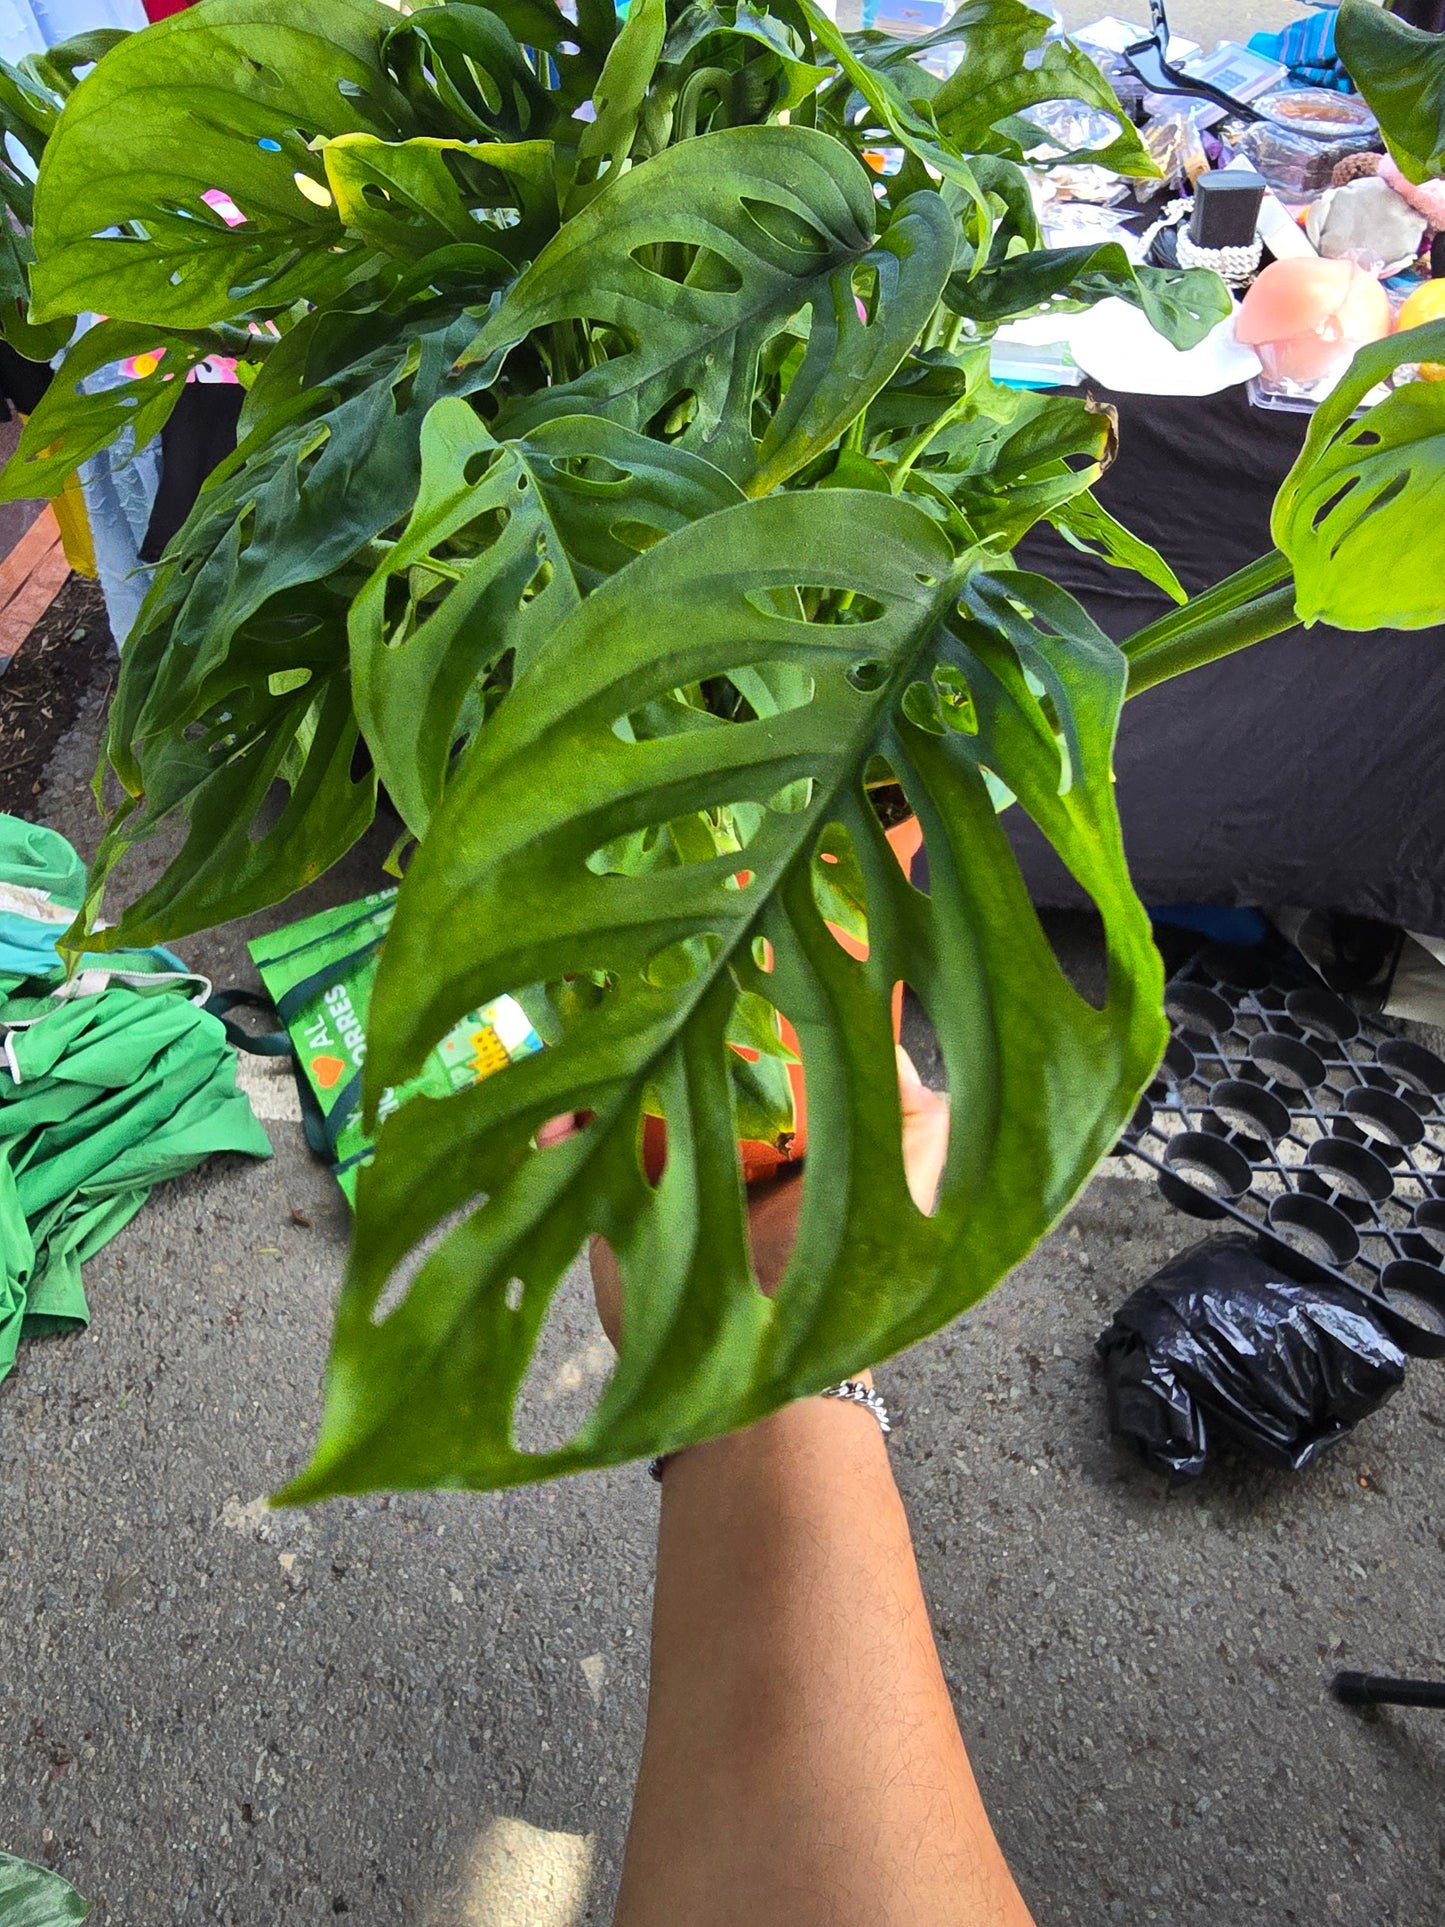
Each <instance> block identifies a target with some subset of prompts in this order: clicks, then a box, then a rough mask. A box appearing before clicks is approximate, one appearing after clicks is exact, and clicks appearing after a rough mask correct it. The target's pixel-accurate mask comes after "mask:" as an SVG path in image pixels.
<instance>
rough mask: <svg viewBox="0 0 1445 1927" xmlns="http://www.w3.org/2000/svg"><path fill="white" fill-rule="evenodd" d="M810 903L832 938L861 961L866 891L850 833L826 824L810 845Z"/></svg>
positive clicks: (838, 825)
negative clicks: (814, 841)
mask: <svg viewBox="0 0 1445 1927" xmlns="http://www.w3.org/2000/svg"><path fill="white" fill-rule="evenodd" d="M810 880H811V883H812V889H813V902H814V904H815V905H816V907H817V911H818V915H819V916H820V917H822V919H823V921H824V923H826V924H827V926H828V930H829V933H830V934H831V936H832V937H833V939H834V941H835V942H836V943H837V944H838V945H839V946H840V947H841V948H842V949H844V950H846V951H847V953H848V955H849V956H850V957H854V958H856V959H857V960H858V961H859V962H862V961H863V960H864V959H865V958H866V957H867V955H868V891H867V884H866V882H865V880H864V876H863V866H862V864H861V863H860V862H859V861H858V852H857V849H856V848H855V846H854V843H853V837H852V833H851V832H850V831H849V829H848V828H847V826H846V825H845V824H843V823H828V824H825V825H824V827H823V829H822V831H821V833H820V834H819V837H818V840H817V842H816V843H815V844H814V845H813V862H812V866H811V872H810Z"/></svg>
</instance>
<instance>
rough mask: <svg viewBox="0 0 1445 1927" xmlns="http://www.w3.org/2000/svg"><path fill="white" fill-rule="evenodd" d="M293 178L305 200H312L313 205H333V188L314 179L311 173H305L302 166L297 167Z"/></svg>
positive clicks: (297, 189) (298, 191) (297, 190)
mask: <svg viewBox="0 0 1445 1927" xmlns="http://www.w3.org/2000/svg"><path fill="white" fill-rule="evenodd" d="M291 178H292V180H293V181H295V183H296V192H297V193H298V194H299V195H300V196H301V198H302V199H303V200H305V201H310V203H311V205H312V206H313V207H331V206H332V205H333V203H332V199H331V189H330V188H329V187H326V186H324V185H323V184H322V182H320V181H318V180H314V179H313V178H312V176H311V175H310V174H303V173H302V172H301V170H300V168H297V170H296V172H295V173H294V174H293V175H292V176H291Z"/></svg>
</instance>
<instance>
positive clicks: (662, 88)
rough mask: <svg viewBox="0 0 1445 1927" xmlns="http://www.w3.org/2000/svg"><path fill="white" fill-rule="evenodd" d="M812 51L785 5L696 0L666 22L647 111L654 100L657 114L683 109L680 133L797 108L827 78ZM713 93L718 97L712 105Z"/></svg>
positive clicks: (675, 130)
mask: <svg viewBox="0 0 1445 1927" xmlns="http://www.w3.org/2000/svg"><path fill="white" fill-rule="evenodd" d="M806 56H807V41H806V39H805V37H804V36H803V34H802V33H801V32H799V31H797V30H796V28H795V26H794V24H793V22H792V21H791V20H789V19H787V18H785V17H784V16H783V15H782V14H781V13H767V12H762V11H759V10H758V9H757V8H754V7H752V6H749V5H748V4H747V0H740V4H735V5H734V4H729V3H728V0H722V3H721V4H717V3H716V0H693V4H692V5H691V6H688V7H685V8H684V9H683V11H682V12H681V13H680V14H678V15H677V17H676V19H675V20H674V21H673V23H672V25H671V26H670V27H669V29H668V34H667V39H666V41H665V42H664V43H663V49H662V54H661V57H660V58H659V60H658V71H657V81H656V83H655V85H654V87H653V89H652V90H651V92H652V95H653V102H652V103H649V116H650V114H651V111H652V108H653V105H654V104H655V107H656V109H657V110H658V111H659V117H661V116H662V115H666V116H668V117H671V116H672V115H673V114H674V113H680V114H681V115H682V116H683V120H682V124H681V125H679V124H678V123H677V122H676V121H675V120H673V121H672V135H671V137H672V139H674V140H677V139H691V137H692V136H693V135H694V134H701V133H705V132H707V131H708V129H709V128H713V127H723V126H730V127H736V126H739V125H742V124H743V123H745V122H747V123H751V122H756V121H761V120H765V119H769V118H771V117H772V115H774V114H776V113H777V112H779V111H780V110H786V111H788V112H791V111H792V109H793V108H795V107H798V106H800V105H801V104H802V102H804V101H805V100H807V99H808V97H809V96H810V95H811V94H813V93H815V92H816V91H817V89H818V87H819V85H820V83H821V82H823V81H825V80H827V79H828V78H829V70H828V68H826V67H819V66H816V65H814V63H813V62H812V61H811V60H809V59H808V58H807V57H806ZM709 95H712V96H714V97H715V98H716V101H717V106H716V108H715V109H713V110H712V111H711V112H709V111H708V96H709ZM684 96H688V97H687V98H683V97H684Z"/></svg>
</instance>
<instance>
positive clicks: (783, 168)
mask: <svg viewBox="0 0 1445 1927" xmlns="http://www.w3.org/2000/svg"><path fill="white" fill-rule="evenodd" d="M954 245H955V238H954V223H953V220H952V217H951V216H950V215H949V213H948V211H947V209H946V208H945V206H944V204H943V202H942V200H941V198H940V197H939V196H938V195H936V194H919V195H915V196H913V197H912V198H911V199H910V200H909V201H907V202H905V203H904V205H903V207H901V208H900V209H899V212H898V214H897V216H896V217H895V218H894V220H893V221H892V222H891V223H890V224H889V226H888V228H887V229H886V230H885V232H884V233H883V234H882V235H881V236H879V235H878V233H877V212H876V206H875V202H874V199H873V191H872V187H871V185H870V177H869V175H868V173H867V171H866V170H865V169H864V168H863V167H862V166H860V165H859V163H858V162H857V161H855V160H854V159H853V158H852V156H851V155H850V154H849V153H848V152H847V151H846V149H845V148H843V147H842V146H841V145H840V144H839V143H838V142H837V141H835V140H831V139H829V138H828V137H827V136H826V135H824V134H820V133H818V132H816V131H815V130H814V129H812V128H807V127H792V126H787V127H735V128H727V129H725V130H723V131H722V132H720V133H716V134H704V135H700V136H699V137H698V138H697V139H696V140H691V141H684V142H683V143H682V144H681V145H680V146H677V147H672V148H668V149H667V150H666V152H664V153H662V154H659V155H656V156H655V157H654V158H653V159H651V160H649V161H645V162H644V163H643V164H642V165H641V166H638V167H634V168H633V169H632V171H631V172H630V173H628V174H624V175H623V176H622V178H621V179H620V180H617V181H615V182H614V183H613V184H612V185H611V186H610V187H608V188H606V189H604V191H603V192H602V193H601V194H599V195H598V196H597V198H596V200H595V201H592V202H591V203H590V204H589V205H588V206H587V207H585V208H584V209H583V210H582V211H581V213H579V214H576V215H574V216H573V218H572V219H571V220H570V221H568V222H566V224H565V225H564V226H563V227H562V229H561V230H560V232H559V233H558V234H557V236H556V237H555V239H554V240H552V241H551V242H549V243H548V245H547V246H546V247H545V248H544V249H543V250H542V252H541V254H540V255H539V256H538V257H537V259H536V260H535V261H534V262H533V263H532V265H531V267H530V268H528V269H527V271H526V273H525V274H523V275H522V276H521V277H520V279H519V280H518V281H517V282H516V284H515V285H514V286H513V287H512V288H511V289H510V290H509V291H508V293H507V295H506V296H505V298H504V299H503V301H502V303H501V305H500V306H499V307H498V308H497V309H496V311H495V312H494V313H493V314H492V315H491V317H490V318H489V320H488V321H487V324H486V326H485V327H484V328H483V329H482V331H481V333H480V334H479V335H478V337H477V339H476V341H475V342H474V343H473V344H472V346H471V348H469V349H468V351H467V359H468V360H480V359H482V358H483V357H487V356H490V355H494V354H497V353H499V352H504V351H506V350H508V349H510V348H512V347H514V346H515V344H517V343H518V342H521V341H523V340H524V339H526V338H527V337H528V336H533V335H538V336H541V335H544V334H545V339H546V343H547V346H548V348H549V352H551V353H552V354H553V355H554V356H555V357H556V367H555V374H556V378H555V379H554V381H553V384H552V385H551V386H550V387H548V388H546V389H543V390H541V391H539V392H537V393H534V394H531V395H528V396H527V397H525V399H518V400H517V401H515V402H513V403H511V404H510V406H509V407H508V408H507V410H506V411H505V412H504V414H503V416H502V418H501V423H500V427H501V431H502V432H503V433H506V434H508V435H511V434H526V433H528V432H529V431H530V430H531V429H532V428H534V427H536V426H537V425H538V424H539V423H541V422H543V421H548V420H551V419H553V418H554V417H556V416H558V415H575V414H598V415H606V416H608V417H610V419H612V420H613V421H617V422H620V423H621V424H622V425H623V426H624V427H627V428H633V429H637V430H639V431H646V430H649V429H650V430H652V432H654V433H660V434H663V435H665V436H669V437H671V436H675V437H676V439H678V440H679V441H680V443H681V445H682V446H683V447H685V448H689V449H692V450H694V451H695V452H696V453H698V454H701V455H705V456H707V458H708V459H709V460H710V461H712V462H714V463H716V465H717V466H718V467H720V468H723V469H725V470H726V471H727V472H728V473H729V474H730V475H732V476H733V478H734V479H735V480H736V481H738V482H740V483H741V484H742V486H743V487H744V489H745V490H746V491H747V492H748V493H749V494H761V493H762V492H763V491H764V490H766V489H769V488H773V487H776V486H777V484H778V483H780V482H782V481H785V480H786V479H787V478H788V476H789V475H791V474H793V473H794V472H796V470H797V469H799V468H801V467H802V466H803V464H804V463H806V462H807V461H809V460H810V459H811V458H812V457H813V456H814V455H816V454H818V453H820V452H821V450H822V449H824V448H825V447H827V446H828V444H829V443H830V442H831V441H832V440H834V439H835V438H836V437H837V436H838V435H839V434H841V433H842V431H843V430H844V429H845V428H846V427H847V426H848V424H849V423H850V422H851V421H852V420H853V418H854V417H855V416H856V415H857V413H858V412H859V410H860V409H861V408H862V407H863V406H865V404H866V403H867V402H868V401H869V400H870V399H871V398H872V396H873V395H874V394H876V393H877V391H878V389H879V388H881V387H882V385H883V383H884V382H885V381H887V379H888V377H889V376H890V375H891V374H892V373H893V371H894V369H895V368H896V367H897V366H898V364H899V363H900V362H901V361H902V360H903V357H904V356H905V355H906V354H907V353H908V351H909V349H910V348H911V347H912V346H913V344H914V341H915V340H916V339H917V337H918V334H919V331H920V330H921V328H922V327H923V324H924V322H925V321H926V320H927V319H928V317H929V315H930V314H931V313H932V312H933V309H934V307H935V305H936V304H937V301H938V297H939V294H940V292H941V291H942V288H943V285H944V282H945V281H946V279H947V277H948V274H949V271H950V269H951V268H952V266H953V257H954ZM674 275H676V277H677V278H674ZM860 285H862V286H864V287H865V288H866V289H867V293H866V294H865V295H864V297H863V301H864V306H863V310H862V311H861V312H860V308H859V296H858V293H857V288H858V287H859V286H860ZM805 309H806V310H809V311H810V312H811V323H810V333H809V339H808V347H807V351H806V353H805V355H804V356H803V359H802V363H801V366H800V368H799V369H798V372H797V373H796V375H795V376H794V378H793V382H792V385H791V387H790V388H789V389H788V391H787V393H786V395H785V396H784V399H783V403H782V406H781V409H780V410H779V412H778V413H777V415H776V416H775V417H774V419H773V420H772V422H771V423H770V424H767V425H765V426H764V429H763V432H762V446H761V449H760V448H759V447H758V445H757V442H756V441H755V436H754V429H753V424H752V421H751V416H752V412H753V396H754V392H755V390H756V388H757V385H758V366H759V357H760V355H761V353H762V350H763V348H764V346H765V345H766V343H767V342H768V341H769V340H770V339H771V338H772V337H773V336H774V335H776V334H777V333H778V332H779V330H781V329H782V328H783V327H784V326H785V325H786V324H787V323H788V322H789V321H791V320H792V319H793V317H794V316H796V315H798V314H800V313H801V312H802V311H803V310H805ZM583 322H586V323H590V324H591V328H590V331H589V335H588V337H587V338H585V339H583V338H579V339H578V340H577V341H576V342H575V343H573V344H569V340H568V338H567V336H566V332H565V331H566V330H567V328H568V326H569V324H576V323H583ZM573 346H575V348H576V351H577V352H578V354H579V356H580V358H581V365H580V367H578V368H577V369H576V370H575V372H574V371H573V370H572V368H571V366H570V365H569V363H568V360H567V356H568V354H569V352H571V348H572V347H573ZM599 347H601V348H602V349H603V352H604V353H606V352H607V351H608V349H610V350H611V352H610V358H607V359H599V358H598V356H597V350H598V348H599Z"/></svg>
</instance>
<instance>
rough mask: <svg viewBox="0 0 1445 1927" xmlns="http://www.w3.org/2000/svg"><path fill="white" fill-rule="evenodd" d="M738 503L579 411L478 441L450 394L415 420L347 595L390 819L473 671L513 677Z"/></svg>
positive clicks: (417, 810)
mask: <svg viewBox="0 0 1445 1927" xmlns="http://www.w3.org/2000/svg"><path fill="white" fill-rule="evenodd" d="M739 499H740V495H739V491H738V488H737V485H736V484H735V483H734V482H730V481H729V480H728V478H727V476H726V475H724V474H723V473H722V471H721V470H720V469H716V468H714V467H713V466H712V464H711V463H710V462H706V461H704V460H703V459H702V457H701V456H699V455H691V454H689V453H688V452H687V451H686V450H685V449H681V448H669V447H668V446H667V444H666V443H664V442H655V441H650V440H649V439H648V438H647V437H646V436H645V435H635V434H633V433H632V431H631V430H630V429H626V428H621V427H619V426H618V424H617V423H616V422H609V421H604V420H602V419H601V418H600V417H598V416H595V415H576V416H562V417H560V418H559V419H558V420H556V421H552V422H544V423H543V424H542V425H541V427H539V428H537V429H535V430H534V431H533V432H532V434H531V435H530V436H529V437H528V438H527V439H526V440H525V441H516V442H502V443H499V442H497V441H495V440H493V438H492V436H491V434H490V433H489V432H488V430H487V429H486V427H485V426H484V425H483V423H482V422H481V421H480V420H479V419H478V417H477V415H476V414H475V412H474V411H473V410H472V409H471V408H470V407H468V405H467V404H466V403H465V402H464V401H457V400H448V401H441V402H438V403H437V405H436V407H435V408H433V409H432V411H431V413H430V414H429V415H428V416H427V419H426V421H425V423H424V424H423V427H422V435H421V485H420V487H419V489H418V490H417V499H416V507H415V508H414V509H413V511H412V516H411V520H410V521H409V522H408V524H407V526H406V528H405V530H404V531H403V532H402V534H401V536H400V537H399V538H398V540H397V542H396V543H395V545H394V546H393V547H392V548H391V549H390V550H389V551H388V553H387V555H386V557H385V559H384V560H383V561H382V562H381V563H380V564H379V565H378V567H377V569H376V571H375V573H374V574H373V575H372V577H371V579H370V581H368V582H367V584H366V585H365V587H364V588H363V589H362V590H361V592H360V594H359V595H358V596H357V598H356V600H355V602H354V603H353V605H352V611H351V625H350V626H351V663H352V680H353V688H354V691H355V701H356V710H357V715H358V716H359V718H360V720H361V726H362V729H363V731H364V733H365V735H366V740H367V743H368V745H369V747H370V749H371V753H372V756H373V757H374V759H375V762H376V767H377V770H378V773H379V774H380V777H381V780H382V781H383V783H385V785H386V787H387V791H388V794H389V795H390V797H391V799H392V802H393V803H394V804H395V805H396V807H397V809H398V810H399V811H400V812H401V815H402V818H403V820H404V821H405V822H406V823H407V825H408V826H409V828H410V829H411V830H412V831H413V832H414V833H415V834H416V835H417V836H421V835H423V834H424V833H425V830H426V827H427V823H428V822H429V820H430V817H431V813H432V811H433V810H434V808H435V807H436V804H437V802H438V800H439V799H440V796H441V792H442V784H443V781H444V779H445V776H446V770H447V764H448V761H449V760H450V757H451V755H452V751H453V746H454V745H455V743H456V742H457V740H458V738H459V737H460V736H463V735H468V734H470V733H471V726H470V725H468V726H466V727H463V725H462V722H461V717H462V711H463V708H464V705H465V704H466V702H467V699H468V697H469V696H470V695H471V694H472V692H473V691H474V690H475V688H476V685H477V682H478V678H479V677H480V676H482V675H483V673H484V672H485V671H487V670H488V669H490V668H492V667H493V666H494V665H495V664H496V663H498V662H499V661H500V659H501V658H502V657H503V656H504V655H506V654H508V653H509V652H510V653H511V655H512V657H513V669H512V673H513V674H521V673H523V672H525V670H526V669H527V667H528V666H529V664H530V662H531V660H532V657H533V656H534V655H535V654H536V652H537V650H538V649H539V648H540V646H541V645H542V643H544V642H545V641H546V639H547V637H548V636H549V635H550V634H551V632H552V630H553V629H554V628H556V627H557V626H558V625H559V624H560V623H561V621H562V620H563V619H564V617H566V616H567V615H569V614H570V613H571V611H572V610H573V609H574V608H575V607H576V606H577V604H578V602H579V601H580V600H581V598H582V596H583V595H584V594H585V593H586V592H587V591H588V590H589V589H591V588H593V587H595V586H596V584H597V583H598V582H600V581H602V580H603V579H604V578H605V577H606V576H609V575H612V574H614V573H615V572H616V571H617V570H618V569H620V568H622V567H624V566H625V565H626V564H627V563H628V562H630V561H631V560H632V559H633V557H634V556H635V555H637V554H638V553H640V552H641V551H642V550H643V549H646V548H649V547H651V545H652V544H653V543H654V542H657V541H660V540H661V539H662V537H663V536H664V535H668V534H670V533H671V532H672V531H673V530H674V529H678V528H681V527H682V526H683V525H684V524H685V523H687V522H692V521H696V520H697V518H698V517H699V516H703V515H709V514H711V513H712V512H713V510H714V509H718V508H726V507H728V506H730V505H731V504H732V503H734V502H736V501H738V500H739Z"/></svg>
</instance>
